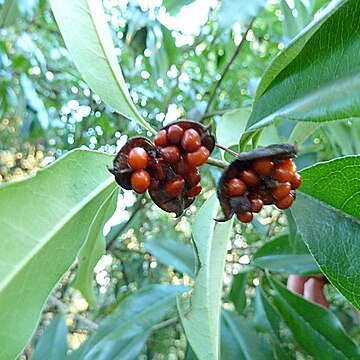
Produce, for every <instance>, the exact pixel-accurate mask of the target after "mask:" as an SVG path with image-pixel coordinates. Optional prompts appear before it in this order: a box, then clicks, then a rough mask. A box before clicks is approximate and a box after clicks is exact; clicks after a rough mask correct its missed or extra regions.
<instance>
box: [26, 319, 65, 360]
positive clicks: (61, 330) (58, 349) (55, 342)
mask: <svg viewBox="0 0 360 360" xmlns="http://www.w3.org/2000/svg"><path fill="white" fill-rule="evenodd" d="M66 336H67V327H66V324H65V318H64V316H62V315H60V316H57V317H56V318H55V319H54V320H53V321H52V322H51V324H50V325H49V326H48V327H47V328H46V329H45V332H44V334H43V335H42V336H41V338H40V340H39V342H38V343H37V344H36V346H35V353H34V356H33V357H32V358H31V360H44V359H48V360H64V359H66V352H67V350H68V349H67V343H66Z"/></svg>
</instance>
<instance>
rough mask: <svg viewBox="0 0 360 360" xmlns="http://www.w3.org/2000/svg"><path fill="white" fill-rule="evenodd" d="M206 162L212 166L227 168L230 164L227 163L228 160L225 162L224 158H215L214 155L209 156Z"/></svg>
mask: <svg viewBox="0 0 360 360" xmlns="http://www.w3.org/2000/svg"><path fill="white" fill-rule="evenodd" d="M206 163H207V164H209V165H211V166H216V167H218V168H220V169H226V168H227V167H228V166H229V164H228V163H226V162H224V161H222V160H218V159H214V158H212V157H209V158H208V159H207V162H206Z"/></svg>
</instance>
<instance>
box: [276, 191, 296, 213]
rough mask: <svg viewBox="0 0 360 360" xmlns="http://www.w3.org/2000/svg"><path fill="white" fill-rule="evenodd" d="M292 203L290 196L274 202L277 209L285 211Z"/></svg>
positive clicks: (292, 199)
mask: <svg viewBox="0 0 360 360" xmlns="http://www.w3.org/2000/svg"><path fill="white" fill-rule="evenodd" d="M293 202H294V198H293V196H292V195H291V194H289V195H288V196H286V197H284V198H282V199H279V200H275V205H276V207H277V208H279V209H282V210H285V209H288V208H289V207H290V206H291V205H292V203H293Z"/></svg>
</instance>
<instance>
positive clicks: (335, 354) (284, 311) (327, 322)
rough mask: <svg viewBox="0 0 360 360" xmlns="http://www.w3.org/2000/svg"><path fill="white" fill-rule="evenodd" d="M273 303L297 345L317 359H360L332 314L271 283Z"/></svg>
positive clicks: (282, 286) (278, 284)
mask: <svg viewBox="0 0 360 360" xmlns="http://www.w3.org/2000/svg"><path fill="white" fill-rule="evenodd" d="M272 286H273V288H274V290H276V294H275V296H274V303H275V305H276V307H277V309H278V310H279V312H280V313H281V315H282V316H283V318H284V320H285V322H286V324H287V326H288V327H289V328H290V330H291V331H292V332H293V334H294V336H295V338H296V340H297V342H298V343H299V344H300V345H301V346H302V347H303V348H304V349H305V350H306V351H307V352H308V353H309V354H310V355H311V356H313V358H314V359H316V360H317V359H318V360H323V359H332V360H337V359H339V360H340V359H342V360H344V359H354V360H355V359H359V358H360V349H359V348H358V347H357V346H356V345H355V343H354V342H353V341H352V340H351V339H350V338H349V336H348V335H347V334H346V333H345V331H344V329H343V327H342V325H341V322H340V321H339V319H338V318H337V317H336V316H335V315H334V314H333V313H332V312H331V311H329V310H327V309H325V308H323V307H321V306H319V305H317V304H314V303H311V302H309V301H307V300H305V299H304V298H303V297H301V296H299V295H295V294H294V293H292V292H291V291H289V290H287V289H286V287H285V286H284V285H282V284H281V283H279V282H278V281H277V280H275V279H273V280H272Z"/></svg>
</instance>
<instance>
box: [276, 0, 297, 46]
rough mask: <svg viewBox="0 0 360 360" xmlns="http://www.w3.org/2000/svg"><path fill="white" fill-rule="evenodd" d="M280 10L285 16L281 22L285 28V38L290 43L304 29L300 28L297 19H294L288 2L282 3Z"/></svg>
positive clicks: (282, 1) (283, 1)
mask: <svg viewBox="0 0 360 360" xmlns="http://www.w3.org/2000/svg"><path fill="white" fill-rule="evenodd" d="M280 8H281V12H282V14H283V16H284V19H283V21H282V22H281V24H282V27H283V36H284V38H285V39H286V40H287V41H289V40H290V39H292V38H293V37H295V36H296V35H297V34H298V33H299V32H300V30H302V28H300V27H299V24H298V23H297V21H296V19H297V18H295V17H294V15H293V13H292V10H291V8H290V7H289V5H288V3H287V2H286V0H281V1H280Z"/></svg>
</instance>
